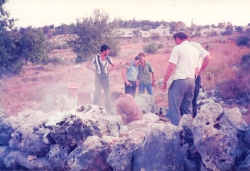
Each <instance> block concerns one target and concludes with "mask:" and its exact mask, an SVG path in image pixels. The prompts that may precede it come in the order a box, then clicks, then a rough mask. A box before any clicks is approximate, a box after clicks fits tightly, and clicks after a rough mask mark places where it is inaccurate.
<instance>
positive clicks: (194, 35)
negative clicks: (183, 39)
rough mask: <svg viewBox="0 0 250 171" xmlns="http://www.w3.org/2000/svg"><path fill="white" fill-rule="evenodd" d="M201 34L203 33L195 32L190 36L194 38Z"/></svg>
mask: <svg viewBox="0 0 250 171" xmlns="http://www.w3.org/2000/svg"><path fill="white" fill-rule="evenodd" d="M200 36H201V33H195V34H192V35H191V36H190V37H191V38H193V37H200Z"/></svg>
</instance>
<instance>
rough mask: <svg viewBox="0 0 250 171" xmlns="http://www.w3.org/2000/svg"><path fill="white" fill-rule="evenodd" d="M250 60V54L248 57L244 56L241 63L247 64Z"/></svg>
mask: <svg viewBox="0 0 250 171" xmlns="http://www.w3.org/2000/svg"><path fill="white" fill-rule="evenodd" d="M249 59H250V53H249V54H246V55H242V57H241V63H242V64H243V63H245V62H249Z"/></svg>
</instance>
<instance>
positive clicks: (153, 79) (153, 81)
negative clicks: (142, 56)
mask: <svg viewBox="0 0 250 171" xmlns="http://www.w3.org/2000/svg"><path fill="white" fill-rule="evenodd" d="M151 75H152V86H153V87H154V86H155V74H154V72H151Z"/></svg>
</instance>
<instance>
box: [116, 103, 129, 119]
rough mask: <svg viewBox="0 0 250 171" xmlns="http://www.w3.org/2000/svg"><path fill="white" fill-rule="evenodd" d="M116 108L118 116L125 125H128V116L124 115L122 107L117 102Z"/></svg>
mask: <svg viewBox="0 0 250 171" xmlns="http://www.w3.org/2000/svg"><path fill="white" fill-rule="evenodd" d="M115 108H116V111H117V114H119V115H120V116H121V119H122V122H123V124H127V116H126V114H124V113H123V110H122V108H121V106H120V105H119V104H118V103H117V102H116V103H115Z"/></svg>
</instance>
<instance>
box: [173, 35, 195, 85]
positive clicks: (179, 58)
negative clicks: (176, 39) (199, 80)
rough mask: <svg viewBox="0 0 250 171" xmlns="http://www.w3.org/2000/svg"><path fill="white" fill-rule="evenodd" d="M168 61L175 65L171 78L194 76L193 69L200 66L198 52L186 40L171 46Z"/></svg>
mask: <svg viewBox="0 0 250 171" xmlns="http://www.w3.org/2000/svg"><path fill="white" fill-rule="evenodd" d="M169 62H171V63H173V64H175V65H176V67H175V70H174V72H173V74H172V79H173V80H178V79H186V78H194V75H195V69H196V68H197V67H200V66H199V52H198V50H196V49H195V48H194V47H193V46H192V45H191V44H190V43H189V41H187V40H186V41H183V42H182V43H181V44H179V45H176V46H175V47H174V48H173V51H172V53H171V56H170V58H169Z"/></svg>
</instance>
